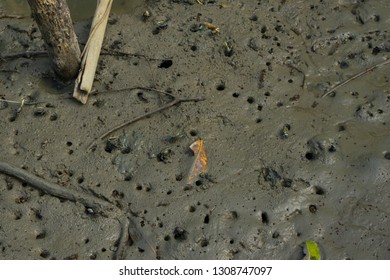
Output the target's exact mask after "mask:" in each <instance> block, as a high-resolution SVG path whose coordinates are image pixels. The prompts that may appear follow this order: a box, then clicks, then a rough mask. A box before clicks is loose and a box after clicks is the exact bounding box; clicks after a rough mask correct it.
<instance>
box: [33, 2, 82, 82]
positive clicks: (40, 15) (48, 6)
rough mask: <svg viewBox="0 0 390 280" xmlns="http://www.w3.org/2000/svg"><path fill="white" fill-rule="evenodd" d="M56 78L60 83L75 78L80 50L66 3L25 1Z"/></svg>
mask: <svg viewBox="0 0 390 280" xmlns="http://www.w3.org/2000/svg"><path fill="white" fill-rule="evenodd" d="M28 3H29V5H30V8H31V14H32V16H33V18H34V20H35V21H36V23H37V24H38V27H39V30H40V31H41V34H42V38H43V40H44V42H45V46H46V49H47V52H48V54H49V57H50V59H51V61H52V63H53V69H54V72H55V73H56V75H57V76H58V77H59V78H60V79H61V80H63V81H69V80H71V79H73V78H75V77H76V76H77V73H78V71H79V66H80V48H79V45H78V42H77V37H76V33H75V32H74V29H73V24H72V19H71V17H70V13H69V8H68V6H67V4H66V0H28Z"/></svg>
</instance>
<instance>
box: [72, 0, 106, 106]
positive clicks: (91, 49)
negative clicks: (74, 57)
mask: <svg viewBox="0 0 390 280" xmlns="http://www.w3.org/2000/svg"><path fill="white" fill-rule="evenodd" d="M111 5H112V0H98V2H97V7H96V11H95V16H94V18H93V21H92V26H91V31H90V34H89V38H88V42H87V44H86V45H85V48H84V50H83V54H82V59H81V67H80V72H79V75H78V77H77V79H76V84H75V87H74V92H73V97H74V98H76V99H77V100H78V101H80V102H81V103H83V104H85V103H87V100H88V95H89V93H90V92H91V90H92V85H93V80H94V78H95V71H96V67H97V63H98V60H99V56H100V50H101V48H102V44H103V39H104V33H105V31H106V26H107V21H108V16H109V15H110V10H111Z"/></svg>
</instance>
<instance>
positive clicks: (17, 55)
mask: <svg viewBox="0 0 390 280" xmlns="http://www.w3.org/2000/svg"><path fill="white" fill-rule="evenodd" d="M43 56H48V54H47V52H46V51H29V52H20V53H11V54H6V55H0V59H1V60H4V61H7V60H13V59H18V58H21V57H24V58H31V57H43Z"/></svg>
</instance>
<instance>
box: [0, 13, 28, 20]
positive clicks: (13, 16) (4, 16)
mask: <svg viewBox="0 0 390 280" xmlns="http://www.w3.org/2000/svg"><path fill="white" fill-rule="evenodd" d="M2 18H16V19H21V18H25V17H24V16H18V15H5V14H0V19H2Z"/></svg>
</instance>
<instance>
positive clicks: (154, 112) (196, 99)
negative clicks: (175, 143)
mask: <svg viewBox="0 0 390 280" xmlns="http://www.w3.org/2000/svg"><path fill="white" fill-rule="evenodd" d="M131 89H145V90H151V91H155V92H158V93H163V94H166V95H169V96H170V97H172V98H173V100H172V101H171V102H169V103H167V104H165V105H163V106H161V107H159V108H157V109H155V110H153V111H150V112H147V113H145V114H142V115H140V116H138V117H135V118H133V119H131V120H129V121H126V122H124V123H122V124H119V125H117V126H115V127H113V128H111V129H109V130H108V131H106V132H105V133H103V134H102V135H100V136H99V137H97V138H95V139H94V140H93V141H92V143H91V144H90V145H89V146H88V150H90V149H92V147H93V146H94V145H95V141H96V140H103V139H104V138H106V137H107V136H108V135H110V134H111V133H114V132H115V131H117V130H119V129H121V128H124V127H126V126H128V125H130V124H133V123H135V122H137V121H139V120H142V119H144V118H147V117H150V116H151V115H154V114H156V113H159V112H161V111H164V110H166V109H168V108H170V107H173V106H175V105H179V104H181V103H184V102H198V101H203V100H205V98H204V97H195V98H176V97H175V96H174V95H172V94H170V93H168V92H164V91H161V90H156V89H153V88H147V87H135V88H131ZM131 89H127V90H131ZM125 90H126V89H123V90H116V91H125Z"/></svg>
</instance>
